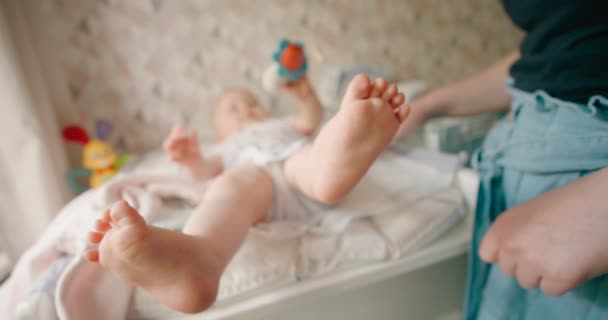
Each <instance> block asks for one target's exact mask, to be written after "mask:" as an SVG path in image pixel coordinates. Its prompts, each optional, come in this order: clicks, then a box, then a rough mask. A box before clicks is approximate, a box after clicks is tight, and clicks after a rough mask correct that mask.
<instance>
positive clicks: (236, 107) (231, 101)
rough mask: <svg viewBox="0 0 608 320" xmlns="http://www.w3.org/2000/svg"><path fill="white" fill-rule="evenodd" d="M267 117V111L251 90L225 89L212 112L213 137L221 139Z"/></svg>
mask: <svg viewBox="0 0 608 320" xmlns="http://www.w3.org/2000/svg"><path fill="white" fill-rule="evenodd" d="M267 117H268V113H267V112H266V110H264V108H262V106H260V104H259V103H258V100H257V99H256V97H255V96H254V95H253V94H252V93H251V92H249V91H247V90H244V89H229V90H226V91H225V92H224V94H223V95H222V96H221V97H220V99H219V100H218V102H217V104H216V106H215V110H214V112H213V128H214V130H215V137H216V138H217V139H218V140H223V139H225V138H227V137H229V136H230V135H232V134H234V133H236V132H237V131H239V130H241V129H242V128H243V127H244V126H246V125H248V124H250V123H253V122H256V121H260V120H263V119H266V118H267Z"/></svg>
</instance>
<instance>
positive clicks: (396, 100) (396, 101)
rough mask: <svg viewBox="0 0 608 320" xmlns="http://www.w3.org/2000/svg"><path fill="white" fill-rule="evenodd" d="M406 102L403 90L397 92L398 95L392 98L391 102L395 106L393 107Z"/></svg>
mask: <svg viewBox="0 0 608 320" xmlns="http://www.w3.org/2000/svg"><path fill="white" fill-rule="evenodd" d="M404 102H405V95H404V94H403V93H401V92H399V93H397V95H396V96H394V97H393V98H392V99H391V100H390V104H391V106H393V108H397V107H399V106H400V105H402V104H403V103H404Z"/></svg>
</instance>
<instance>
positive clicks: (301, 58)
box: [262, 39, 308, 92]
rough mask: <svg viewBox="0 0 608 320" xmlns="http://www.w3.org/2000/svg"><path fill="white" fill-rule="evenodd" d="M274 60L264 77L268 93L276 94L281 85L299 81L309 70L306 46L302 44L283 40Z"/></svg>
mask: <svg viewBox="0 0 608 320" xmlns="http://www.w3.org/2000/svg"><path fill="white" fill-rule="evenodd" d="M272 60H273V63H272V65H270V66H269V67H268V68H267V69H266V71H265V72H264V75H263V77H262V85H263V87H264V89H266V91H268V92H275V90H276V89H277V88H278V87H279V86H280V85H281V84H284V83H292V82H296V81H298V79H299V78H300V77H302V76H303V75H305V74H306V71H307V70H308V63H307V61H306V55H305V54H304V46H303V45H302V43H300V42H292V41H289V40H287V39H282V40H281V41H280V42H279V48H278V50H277V51H276V52H275V53H274V54H273V55H272Z"/></svg>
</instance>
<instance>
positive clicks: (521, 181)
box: [464, 87, 608, 320]
mask: <svg viewBox="0 0 608 320" xmlns="http://www.w3.org/2000/svg"><path fill="white" fill-rule="evenodd" d="M509 90H510V91H511V93H512V96H513V100H512V109H513V117H512V118H510V119H504V120H502V121H501V122H500V123H499V124H498V125H497V126H496V127H495V128H494V129H493V130H492V131H491V132H490V133H489V134H488V136H487V138H486V140H485V142H484V144H483V146H482V147H481V148H480V150H478V151H477V152H476V154H475V155H474V157H473V160H472V162H473V165H474V167H475V168H476V170H477V171H478V172H479V175H480V180H481V181H480V186H479V195H478V199H477V209H476V212H475V221H474V227H473V235H472V241H471V250H470V261H469V270H468V277H469V280H468V282H467V290H466V296H465V300H466V301H465V306H464V319H466V320H470V319H480V320H487V319H489V320H493V319H500V320H506V319H517V320H522V319H524V320H525V319H534V320H537V319H551V320H559V319H568V320H570V319H577V320H579V319H580V320H591V319H594V320H595V319H608V275H604V276H600V277H598V278H595V279H593V280H591V281H588V282H587V283H585V284H583V285H581V286H579V287H577V288H575V289H573V290H571V291H570V292H568V293H566V294H564V295H562V296H560V297H550V296H545V295H544V294H543V293H542V292H541V291H540V290H538V289H535V290H526V289H523V288H521V287H520V286H519V284H518V282H517V280H516V279H515V278H513V277H510V276H507V275H505V274H503V273H502V272H501V271H500V268H499V267H498V266H496V265H490V264H486V263H484V262H483V261H481V260H480V259H479V256H478V251H479V245H480V243H481V240H482V238H483V236H484V234H485V233H486V231H487V230H488V228H489V227H490V225H491V224H492V222H493V221H494V220H495V219H496V218H497V216H498V215H500V214H501V213H502V212H504V211H505V210H507V209H509V208H512V207H514V206H517V205H519V204H521V203H523V202H525V201H528V200H530V199H532V198H534V197H536V196H538V195H540V194H542V193H544V192H546V191H548V190H551V189H554V188H556V187H559V186H561V185H564V184H567V183H569V182H571V181H573V180H575V179H577V178H579V177H581V176H583V175H585V174H588V173H590V172H592V171H595V170H598V169H600V168H603V167H607V166H608V99H606V98H604V97H601V96H594V97H592V98H591V99H590V100H589V103H588V104H586V105H584V104H576V103H571V102H566V101H562V100H558V99H556V98H553V97H551V96H549V95H548V94H547V93H545V92H544V91H537V92H534V93H528V92H523V91H520V90H517V89H514V88H512V87H511V88H509ZM606 232H608V229H607V231H606Z"/></svg>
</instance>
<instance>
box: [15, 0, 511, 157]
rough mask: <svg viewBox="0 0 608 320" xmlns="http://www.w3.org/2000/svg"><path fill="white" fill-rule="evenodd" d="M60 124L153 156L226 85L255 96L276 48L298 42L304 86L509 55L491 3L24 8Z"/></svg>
mask: <svg viewBox="0 0 608 320" xmlns="http://www.w3.org/2000/svg"><path fill="white" fill-rule="evenodd" d="M21 3H22V5H23V9H24V12H25V15H26V17H27V19H28V23H29V25H31V26H32V31H33V37H34V41H35V43H36V46H37V48H38V53H39V57H40V59H42V61H43V65H44V76H45V78H46V80H47V82H48V84H49V89H50V95H51V99H52V103H53V105H54V107H55V109H56V111H57V118H58V121H59V122H60V125H64V124H66V123H69V122H79V123H82V124H84V125H87V126H89V127H91V125H92V124H93V122H94V119H95V118H99V117H102V118H106V119H109V120H110V121H111V122H112V123H113V124H114V125H115V127H116V128H117V131H116V134H115V135H114V139H115V141H114V142H115V144H116V145H118V146H119V147H120V148H122V149H127V150H129V151H131V152H138V151H141V150H144V149H148V148H152V147H155V146H157V145H158V144H159V143H160V141H161V140H162V138H163V137H164V135H165V134H166V133H167V132H168V130H169V128H170V127H171V126H172V124H173V123H174V122H175V121H178V120H179V119H182V118H185V119H187V120H189V121H190V122H191V125H192V126H194V127H196V129H197V130H199V132H200V133H201V134H202V135H204V136H208V135H209V130H208V128H209V127H208V126H207V116H208V114H209V111H210V107H211V106H212V105H213V101H214V100H215V99H216V97H217V96H218V95H219V93H220V92H221V91H222V88H224V87H225V86H227V85H244V86H246V87H248V88H250V89H252V90H254V91H256V92H258V93H259V94H260V95H263V93H262V91H261V89H260V81H259V77H260V76H261V74H262V71H263V70H264V68H265V67H266V66H267V65H268V63H269V62H270V55H271V53H272V52H273V51H274V49H275V47H276V45H277V41H278V39H280V38H282V37H289V38H294V39H299V40H301V41H303V42H304V43H305V44H306V45H307V46H308V51H309V54H310V55H311V59H310V60H311V66H310V67H311V68H310V69H311V77H312V79H313V80H315V79H319V77H321V76H322V74H323V73H324V72H325V71H326V70H327V69H328V68H331V67H336V66H348V65H353V64H367V65H371V66H376V67H379V68H383V69H385V70H391V71H392V72H393V73H394V74H396V75H397V76H398V77H399V78H400V79H401V80H407V79H414V78H417V79H425V80H428V81H430V83H431V84H432V85H434V86H436V85H440V84H443V83H446V82H449V81H452V80H455V79H458V78H461V77H463V76H466V75H468V74H471V73H473V72H474V71H475V70H478V69H479V68H481V67H483V66H485V65H487V64H489V63H491V62H492V61H493V60H495V59H496V58H498V57H500V56H501V55H503V54H504V53H506V52H508V51H510V50H513V49H514V48H515V47H516V45H517V43H518V41H519V34H518V32H517V31H515V29H514V28H513V27H512V26H511V23H510V22H509V21H508V19H507V18H506V16H505V14H504V13H503V11H502V8H501V6H500V3H499V1H498V0H377V1H372V0H335V1H330V0H311V1H304V0H289V1H279V0H276V1H273V0H258V1H253V0H251V1H249V0H241V1H239V0H225V1H220V0H217V1H216V0H180V1H170V0H98V1H94V0H48V1H38V0H24V1H22V2H21Z"/></svg>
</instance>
